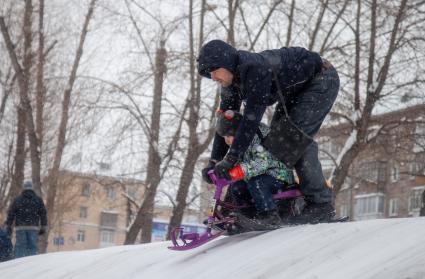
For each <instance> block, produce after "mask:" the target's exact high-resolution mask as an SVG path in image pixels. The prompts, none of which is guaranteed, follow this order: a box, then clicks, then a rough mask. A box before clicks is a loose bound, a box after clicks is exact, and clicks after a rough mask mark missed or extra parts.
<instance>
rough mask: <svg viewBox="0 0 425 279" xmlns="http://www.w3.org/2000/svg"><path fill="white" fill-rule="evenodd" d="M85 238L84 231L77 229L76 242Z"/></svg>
mask: <svg viewBox="0 0 425 279" xmlns="http://www.w3.org/2000/svg"><path fill="white" fill-rule="evenodd" d="M85 240H86V231H84V230H78V234H77V241H78V242H84V241H85Z"/></svg>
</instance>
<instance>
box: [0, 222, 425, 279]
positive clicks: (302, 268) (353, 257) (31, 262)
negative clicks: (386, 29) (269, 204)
mask: <svg viewBox="0 0 425 279" xmlns="http://www.w3.org/2000/svg"><path fill="white" fill-rule="evenodd" d="M424 236H425V218H404V219H381V220H371V221H362V222H352V223H337V224H319V225H306V226H298V227H291V228H283V229H280V230H275V231H271V232H266V233H259V232H252V233H246V234H242V235H236V236H232V237H221V238H218V239H217V240H215V241H213V242H211V243H209V244H206V245H204V246H201V247H198V248H196V249H193V250H190V251H185V252H178V251H171V250H168V249H167V248H166V247H167V246H169V245H170V242H160V243H151V244H145V245H134V246H117V247H111V248H105V249H97V250H88V251H74V252H59V253H51V254H45V255H38V256H34V257H27V258H21V259H16V260H13V261H9V262H5V263H1V264H0V278H10V279H12V278H13V279H21V278H22V279H23V278H28V279H35V278H43V279H51V278H79V279H86V278H90V279H95V278H99V279H106V278H144V279H157V278H158V279H159V278H166V279H177V278H186V279H191V278H207V279H208V278H211V279H221V278H244V279H248V278H267V279H268V278H276V279H277V278H279V279H282V278H297V279H298V278H306V279H307V278H308V279H312V278H324V279H331V278H337V279H341V278H344V279H349V278H355V279H359V278H362V279H364V278H373V279H379V278H383V279H384V278H385V279H391V278H397V279H399V278H406V279H407V278H409V279H423V278H425V238H424Z"/></svg>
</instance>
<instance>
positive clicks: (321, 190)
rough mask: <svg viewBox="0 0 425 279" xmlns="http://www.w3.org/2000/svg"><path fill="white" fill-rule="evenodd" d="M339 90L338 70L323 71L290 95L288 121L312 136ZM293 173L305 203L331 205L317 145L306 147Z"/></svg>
mask: <svg viewBox="0 0 425 279" xmlns="http://www.w3.org/2000/svg"><path fill="white" fill-rule="evenodd" d="M338 89H339V77H338V73H337V71H336V70H335V69H334V68H333V67H330V68H328V69H326V70H325V69H324V70H322V72H321V73H319V74H317V75H316V77H315V78H314V79H313V80H312V81H311V82H310V84H309V85H308V87H306V88H305V89H304V90H303V91H302V92H299V93H297V94H294V96H289V99H287V105H286V107H287V109H288V113H289V116H290V118H291V119H292V121H293V122H294V123H295V124H296V125H297V126H298V127H299V128H300V129H301V130H303V131H304V132H305V133H307V134H308V135H310V136H311V137H313V136H314V135H315V134H316V133H317V132H318V131H319V129H320V126H321V125H322V123H323V121H324V119H325V117H326V115H327V114H328V113H329V111H330V110H331V108H332V105H333V103H334V102H335V99H336V97H337V95H338ZM277 112H278V111H277ZM295 170H296V172H297V175H298V177H299V179H300V187H301V191H302V192H303V193H304V195H305V197H306V201H307V202H314V203H325V202H332V198H333V195H332V190H331V189H330V188H328V187H326V181H325V178H324V176H323V172H322V165H321V164H320V161H319V156H318V146H317V143H316V142H312V143H311V144H310V145H309V146H308V147H307V149H306V150H305V152H304V154H303V156H302V157H301V159H300V160H298V162H297V163H296V164H295Z"/></svg>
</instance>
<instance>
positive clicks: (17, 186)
mask: <svg viewBox="0 0 425 279" xmlns="http://www.w3.org/2000/svg"><path fill="white" fill-rule="evenodd" d="M17 111H18V115H17V117H18V127H17V129H16V147H15V160H14V161H15V168H14V171H13V177H12V185H11V189H10V195H9V200H10V201H13V199H14V198H15V197H16V196H17V195H18V194H19V193H20V192H21V190H22V184H23V182H24V173H25V157H26V152H25V139H26V137H25V130H26V129H25V127H26V124H25V123H26V119H25V111H24V110H23V109H22V107H20V106H18V108H17Z"/></svg>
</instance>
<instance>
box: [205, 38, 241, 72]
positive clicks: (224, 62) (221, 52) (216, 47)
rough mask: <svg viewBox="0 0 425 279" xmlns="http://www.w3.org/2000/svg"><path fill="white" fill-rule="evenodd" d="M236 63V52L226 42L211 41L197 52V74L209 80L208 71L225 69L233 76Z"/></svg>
mask: <svg viewBox="0 0 425 279" xmlns="http://www.w3.org/2000/svg"><path fill="white" fill-rule="evenodd" d="M237 62H238V51H237V50H236V49H235V48H234V47H232V46H231V45H229V44H228V43H226V42H223V41H221V40H212V41H210V42H208V43H206V44H205V45H204V46H203V47H202V48H201V51H200V52H199V57H198V73H199V74H200V75H201V76H203V77H207V78H211V75H210V71H211V70H212V69H217V68H225V69H226V70H229V71H230V72H232V74H235V72H236V67H237Z"/></svg>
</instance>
